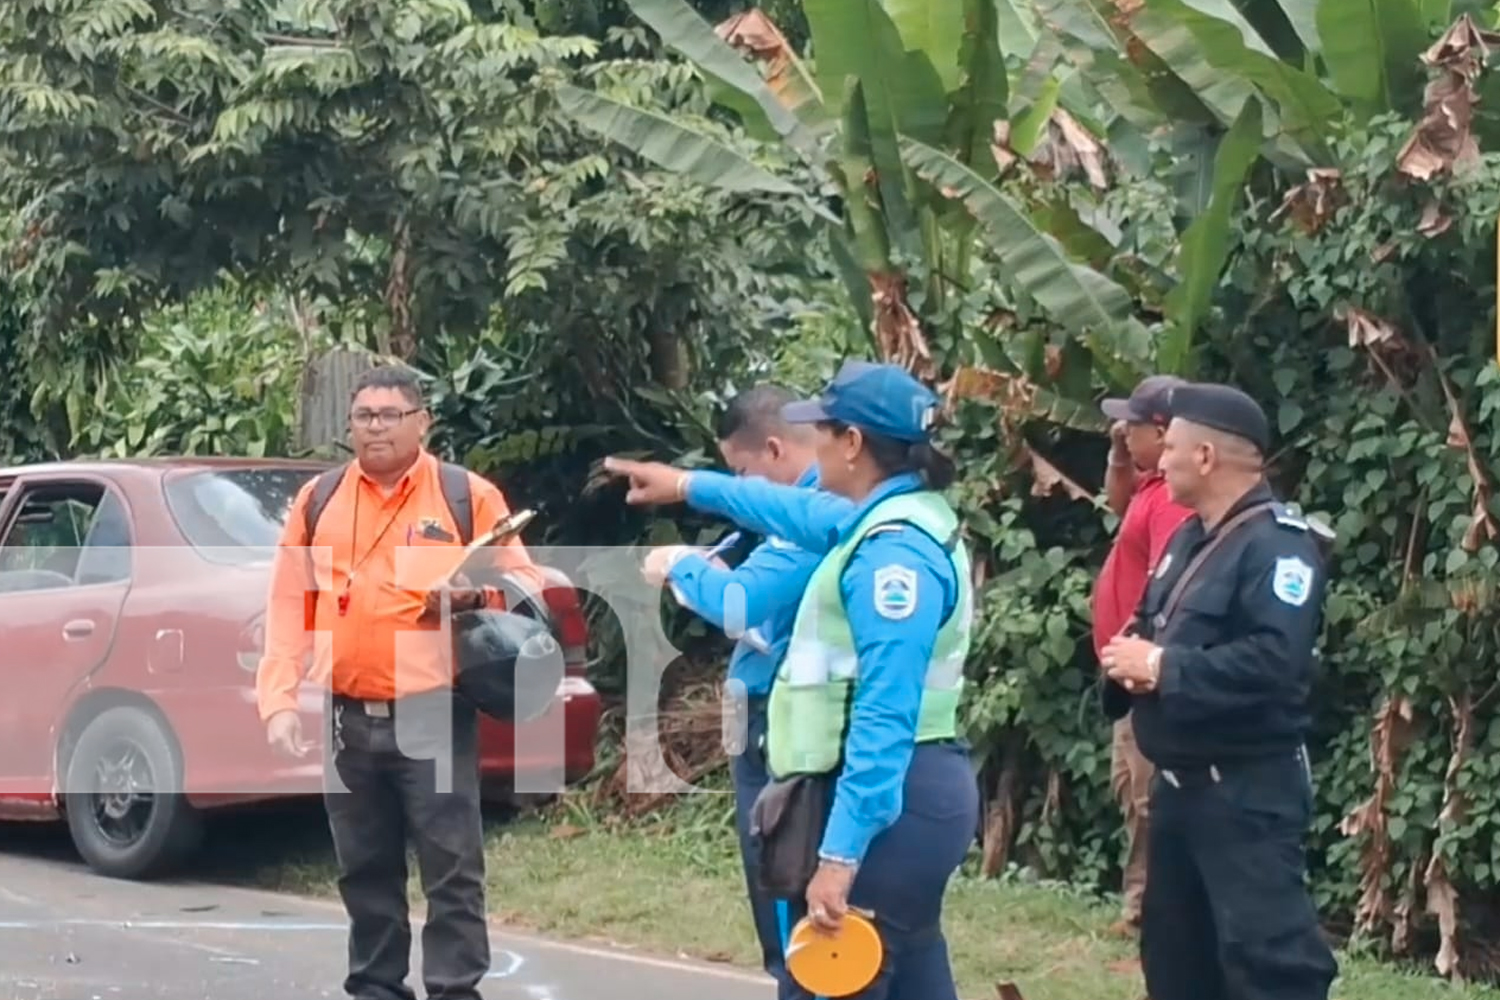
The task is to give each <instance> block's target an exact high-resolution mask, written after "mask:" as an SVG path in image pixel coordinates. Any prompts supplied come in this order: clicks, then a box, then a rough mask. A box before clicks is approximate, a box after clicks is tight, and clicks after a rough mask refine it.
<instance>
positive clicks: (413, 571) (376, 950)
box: [256, 367, 544, 1000]
mask: <svg viewBox="0 0 1500 1000" xmlns="http://www.w3.org/2000/svg"><path fill="white" fill-rule="evenodd" d="M349 416H350V429H351V434H352V440H353V444H354V450H355V455H356V460H355V461H354V462H353V463H351V464H350V466H349V467H348V469H347V470H346V471H345V472H344V474H343V478H342V480H341V481H339V483H338V486H337V487H336V488H335V489H334V491H333V492H332V494H331V495H329V496H328V499H327V504H326V506H325V507H324V508H323V509H322V511H321V513H320V515H319V516H318V518H317V519H316V522H315V526H314V530H313V532H312V537H308V533H307V527H306V525H307V520H306V515H307V512H308V505H309V503H310V502H311V501H312V498H313V494H314V484H313V483H309V484H307V485H306V486H304V487H303V489H302V490H301V492H300V493H299V494H298V495H297V498H296V500H295V501H294V502H293V504H292V509H291V512H290V515H289V516H288V518H287V522H286V528H285V530H284V532H283V534H282V537H281V540H280V546H279V548H278V550H277V558H276V560H275V565H274V567H273V570H272V584H271V594H270V606H269V609H268V612H267V616H266V617H267V627H266V653H265V656H264V658H263V659H262V661H261V663H260V670H259V672H258V674H257V678H256V686H257V694H258V701H259V711H260V717H261V719H262V721H263V722H264V723H265V725H266V737H267V740H268V741H269V742H270V743H271V745H272V746H273V747H275V748H276V749H277V750H279V751H280V752H282V753H284V754H287V755H289V756H293V757H300V756H303V755H305V754H306V753H307V752H308V745H307V744H306V743H304V741H303V738H302V728H301V721H300V719H299V716H298V712H297V691H298V688H299V687H300V686H301V684H302V681H303V679H304V677H305V676H311V678H312V679H314V680H316V681H317V682H319V683H320V684H322V685H326V687H327V689H328V691H329V698H328V702H327V704H328V709H329V712H330V714H331V719H330V720H329V722H330V736H331V739H330V740H329V741H328V742H329V744H330V745H329V747H328V750H327V754H326V760H327V763H328V764H329V765H331V767H330V768H329V774H328V782H327V784H328V786H329V787H328V789H327V791H326V792H325V801H326V803H327V807H328V819H329V826H330V829H331V830H332V833H333V842H334V849H335V851H336V853H337V857H338V865H339V892H340V894H341V896H342V897H343V900H344V906H345V909H346V911H347V912H348V914H349V921H350V923H349V972H348V976H347V978H346V979H345V981H344V989H345V991H346V992H347V993H348V994H349V995H350V996H352V997H357V998H359V1000H414V998H415V994H414V993H413V992H412V990H411V988H410V987H408V986H407V985H406V982H405V981H406V977H407V974H408V971H409V967H410V952H411V928H410V924H409V921H408V917H407V899H406V889H407V868H406V848H407V843H408V839H410V840H411V841H412V842H414V846H415V848H416V854H417V862H418V866H419V868H420V873H421V878H422V886H423V889H424V891H425V893H426V896H427V907H428V909H427V922H426V926H425V928H424V929H423V936H422V945H423V948H422V950H423V970H422V977H423V980H424V983H425V986H426V991H427V996H428V997H430V998H434V1000H437V998H442V1000H477V998H479V996H480V994H479V983H480V980H482V979H483V978H484V976H485V974H486V973H487V972H488V971H489V965H490V948H489V931H488V926H487V921H486V909H485V899H484V845H483V838H482V831H481V822H480V783H479V750H478V717H477V714H476V712H475V710H474V708H473V707H472V706H471V705H469V704H468V702H466V701H464V700H463V699H460V698H456V697H454V695H453V689H452V652H451V646H450V645H449V644H448V643H447V642H445V635H446V631H445V630H443V629H442V628H441V626H442V622H441V618H440V615H439V609H440V608H441V607H442V604H443V602H442V598H441V596H440V595H441V592H442V591H443V590H444V589H447V588H445V587H444V586H443V584H442V582H441V581H444V580H446V579H447V578H448V574H449V573H450V572H451V571H452V570H453V568H455V567H456V566H457V565H458V563H459V562H460V561H461V559H462V545H463V542H462V540H461V538H460V531H459V526H458V525H457V524H456V523H455V518H454V516H453V514H452V512H451V511H450V510H449V506H448V502H447V500H446V498H445V495H444V492H443V485H442V475H441V465H440V463H439V462H438V460H437V458H436V457H435V456H433V455H432V454H431V453H429V452H428V451H427V450H426V448H425V447H424V444H423V442H424V440H425V436H426V433H427V430H428V428H429V426H430V424H431V418H430V416H429V414H428V412H427V409H426V405H425V403H424V400H423V396H422V391H421V387H420V384H419V383H418V382H417V380H416V379H415V377H414V376H413V375H412V373H411V372H409V371H407V370H406V369H403V368H397V367H380V368H375V369H373V370H372V371H370V372H367V373H366V374H365V375H364V376H363V377H362V378H361V379H360V381H359V383H358V384H357V386H356V389H355V392H354V396H353V399H352V402H351V405H350V414H349ZM467 476H468V487H469V494H470V497H471V503H472V510H473V524H472V529H473V532H474V535H475V537H478V536H479V535H481V534H483V533H485V532H487V531H490V530H491V529H493V528H494V527H495V526H496V525H497V524H499V523H500V522H502V521H503V520H504V519H505V518H506V517H508V516H509V514H510V511H509V509H508V508H507V505H506V502H505V498H504V496H503V495H502V494H501V492H500V490H499V489H497V488H496V487H495V486H494V485H492V484H491V483H488V482H486V481H485V480H483V479H481V478H480V477H478V476H476V475H474V474H473V473H472V472H469V473H467ZM488 551H489V552H490V553H491V554H492V557H493V561H494V563H495V565H496V567H497V568H498V569H500V570H502V571H504V572H505V574H506V576H507V578H508V579H509V580H511V581H514V582H515V583H516V585H517V586H518V588H520V589H521V590H522V591H524V592H527V593H529V594H532V595H536V594H540V592H541V590H542V589H543V587H544V581H543V578H542V576H541V574H540V572H539V571H538V570H537V568H536V566H535V565H534V564H533V563H532V561H531V558H530V556H529V555H528V554H527V552H526V549H525V547H524V546H523V545H522V544H521V542H520V540H519V539H511V540H509V541H508V542H507V543H505V544H502V545H498V546H496V547H494V548H493V549H491V550H488ZM313 592H315V593H313ZM309 594H312V596H311V597H309ZM448 604H449V607H450V608H451V609H452V610H454V611H459V610H471V609H475V608H479V607H503V606H504V595H502V594H499V593H498V592H497V591H496V590H495V589H494V588H489V587H484V588H476V587H460V588H458V589H448ZM309 605H311V608H312V614H311V615H309V614H308V610H309ZM309 619H311V620H309ZM309 661H311V671H310V674H309V672H308V670H307V669H306V668H305V664H307V663H308V662H309ZM450 720H451V728H450V725H449V722H450ZM443 737H448V739H447V740H444V739H443ZM449 760H451V762H452V767H451V770H450V769H449V768H448V767H447V766H446V765H447V764H448V762H449ZM449 775H451V777H450V776H449Z"/></svg>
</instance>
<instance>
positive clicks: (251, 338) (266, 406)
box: [69, 284, 331, 458]
mask: <svg viewBox="0 0 1500 1000" xmlns="http://www.w3.org/2000/svg"><path fill="white" fill-rule="evenodd" d="M132 337H133V339H134V341H135V343H136V344H137V345H138V350H139V352H140V353H139V356H138V357H137V358H136V359H134V360H133V361H130V362H128V363H119V364H116V365H114V366H112V367H111V368H110V369H109V370H107V371H106V372H104V373H102V374H101V377H100V378H99V381H98V383H97V388H96V391H95V393H94V395H93V398H92V400H90V404H91V405H89V408H88V411H87V412H86V413H85V412H83V411H79V412H76V413H74V414H72V415H71V419H70V423H71V425H72V426H74V427H76V428H78V433H77V434H76V436H75V437H74V439H73V440H72V441H70V442H69V450H70V452H71V453H73V454H77V455H96V456H121V457H125V456H133V455H238V456H251V457H255V458H261V457H264V456H268V455H288V454H291V453H293V451H294V443H295V437H296V418H297V412H298V407H297V399H298V393H299V390H300V387H301V382H302V366H303V364H304V363H305V362H306V361H307V360H308V358H309V357H311V356H312V354H314V353H315V352H317V351H319V350H321V349H324V348H326V347H328V346H330V343H331V338H330V334H329V333H328V332H327V330H326V328H325V327H323V326H321V325H319V324H318V323H317V322H316V316H315V313H314V310H312V309H311V308H309V307H307V306H303V307H302V308H300V309H299V308H298V304H297V303H294V302H293V301H291V300H289V299H288V298H287V297H286V296H282V295H265V296H257V295H255V294H254V292H253V290H252V289H248V288H244V287H242V286H237V285H234V284H227V285H224V286H222V287H219V288H215V289H213V290H212V291H209V292H205V293H201V294H198V295H195V296H193V297H192V298H191V299H189V300H188V301H187V302H186V303H184V304H183V305H181V306H174V307H171V308H168V309H163V310H161V311H159V312H154V313H152V314H150V315H149V316H147V317H145V318H144V319H143V321H142V322H141V323H140V326H139V330H138V331H136V332H133V334H132Z"/></svg>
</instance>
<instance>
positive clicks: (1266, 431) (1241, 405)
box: [1167, 382, 1271, 452]
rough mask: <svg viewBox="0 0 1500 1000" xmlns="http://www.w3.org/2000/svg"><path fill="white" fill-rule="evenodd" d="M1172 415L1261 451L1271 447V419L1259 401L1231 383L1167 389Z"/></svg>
mask: <svg viewBox="0 0 1500 1000" xmlns="http://www.w3.org/2000/svg"><path fill="white" fill-rule="evenodd" d="M1167 405H1168V406H1169V407H1170V408H1171V411H1172V416H1173V417H1175V418H1180V419H1182V420H1187V421H1190V422H1192V423H1195V424H1198V425H1199V426H1201V427H1212V428H1213V429H1214V430H1218V431H1223V432H1224V433H1225V434H1233V435H1234V436H1235V437H1238V438H1243V439H1244V440H1246V441H1249V442H1250V443H1251V444H1253V445H1255V447H1257V448H1259V449H1260V450H1261V451H1262V452H1266V451H1269V450H1270V447H1271V422H1270V421H1269V420H1267V419H1266V411H1265V410H1263V409H1261V408H1260V404H1259V403H1257V402H1256V401H1255V400H1254V399H1252V398H1250V396H1248V395H1247V394H1245V393H1244V392H1241V391H1240V390H1239V389H1236V388H1235V387H1234V386H1232V385H1222V384H1220V383H1218V382H1190V383H1188V384H1187V385H1180V386H1176V387H1174V388H1173V389H1172V390H1171V396H1170V397H1169V399H1168V403H1167Z"/></svg>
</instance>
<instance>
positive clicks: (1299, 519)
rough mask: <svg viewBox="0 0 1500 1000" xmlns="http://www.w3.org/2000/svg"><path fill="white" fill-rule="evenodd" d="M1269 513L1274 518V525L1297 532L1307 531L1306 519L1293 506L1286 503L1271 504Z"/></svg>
mask: <svg viewBox="0 0 1500 1000" xmlns="http://www.w3.org/2000/svg"><path fill="white" fill-rule="evenodd" d="M1271 513H1272V514H1274V515H1275V516H1276V523H1277V524H1280V525H1283V526H1285V527H1288V528H1296V529H1297V530H1299V531H1306V530H1307V518H1305V517H1303V516H1302V512H1301V511H1299V510H1298V509H1297V508H1296V507H1295V506H1293V505H1291V504H1286V503H1278V504H1273V505H1272V507H1271Z"/></svg>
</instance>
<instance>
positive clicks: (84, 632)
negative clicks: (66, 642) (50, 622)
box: [63, 618, 94, 639]
mask: <svg viewBox="0 0 1500 1000" xmlns="http://www.w3.org/2000/svg"><path fill="white" fill-rule="evenodd" d="M93 634H94V623H93V622H91V621H89V619H87V618H75V619H73V620H72V621H70V622H68V623H67V624H66V625H64V626H63V638H64V639H87V638H88V637H89V636H91V635H93Z"/></svg>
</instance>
